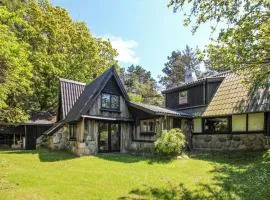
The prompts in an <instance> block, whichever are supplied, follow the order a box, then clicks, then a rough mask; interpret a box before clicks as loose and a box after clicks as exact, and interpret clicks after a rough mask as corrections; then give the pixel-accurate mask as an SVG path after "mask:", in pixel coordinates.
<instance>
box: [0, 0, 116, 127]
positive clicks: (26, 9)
mask: <svg viewBox="0 0 270 200" xmlns="http://www.w3.org/2000/svg"><path fill="white" fill-rule="evenodd" d="M0 25H1V26H3V27H5V29H3V30H5V32H3V31H2V32H1V34H2V35H1V37H2V38H1V39H2V40H3V43H1V48H3V49H4V48H5V49H4V50H5V51H3V52H0V54H1V53H2V54H3V55H4V56H6V58H4V59H6V60H10V61H9V62H6V66H7V67H6V69H10V70H14V71H18V73H19V75H17V74H16V73H15V74H14V77H15V76H17V78H19V80H21V83H20V81H18V80H16V81H17V84H22V85H24V86H30V87H31V88H32V93H31V95H30V93H27V92H26V91H25V90H23V88H22V89H21V87H20V86H18V91H21V92H20V93H17V94H16V99H14V97H12V98H11V96H12V95H10V93H8V92H6V93H5V92H2V94H0V95H1V100H0V101H1V102H0V104H1V105H2V106H1V107H0V109H2V110H1V113H0V114H1V119H0V120H4V121H7V122H10V121H11V120H10V119H14V120H13V122H15V121H21V120H22V119H24V120H25V119H26V118H27V116H28V115H30V114H31V113H32V112H36V111H41V110H45V111H50V112H53V113H54V112H55V111H56V105H57V97H58V93H57V92H58V81H59V78H60V77H64V78H68V79H74V80H79V81H83V82H90V81H91V80H92V79H93V78H95V77H96V76H98V75H99V74H101V73H102V72H104V71H105V70H106V69H108V68H109V67H110V66H112V65H115V66H117V67H118V65H117V61H116V60H115V57H116V56H117V52H116V50H115V49H113V48H112V46H111V43H110V42H109V41H104V40H102V39H100V38H95V37H93V36H92V35H91V33H90V31H89V29H88V28H87V26H86V25H85V24H84V23H82V22H76V21H73V20H72V19H71V18H70V16H69V14H68V13H67V11H66V10H65V9H62V8H59V7H54V6H52V5H51V4H50V2H49V1H48V0H39V1H36V0H11V1H10V0H8V1H7V0H0ZM11 37H12V38H11ZM6 38H7V39H6ZM4 42H6V44H5V43H4ZM8 42H9V43H8ZM8 44H9V45H10V46H8ZM7 47H8V48H7ZM15 48H16V49H15ZM18 49H20V52H21V53H20V54H18V55H17V57H16V55H15V54H14V52H16V51H18ZM9 50H10V51H11V53H9V54H8V53H6V52H8V51H9ZM12 56H13V57H12ZM20 56H21V57H20ZM20 59H21V60H20ZM13 62H14V63H13ZM26 66H27V67H26ZM25 68H27V69H28V71H27V73H26V72H25V73H22V72H20V70H24V69H25ZM2 69H3V68H2V66H1V70H2ZM29 73H30V74H29ZM1 75H2V74H1ZM3 76H4V77H5V78H7V77H8V79H12V76H11V73H9V72H8V70H6V72H5V73H4V75H2V76H1V78H2V77H3ZM26 83H27V84H26ZM0 84H1V89H2V90H4V91H10V87H11V86H8V84H4V82H1V83H0ZM1 89H0V90H1ZM20 89H21V90H20ZM11 91H12V90H11ZM11 99H13V101H11ZM19 99H20V102H19V101H17V100H19ZM7 100H8V102H9V103H7ZM14 102H16V104H14ZM21 104H22V105H24V106H22V105H21ZM11 111H12V112H11ZM17 111H18V112H17ZM12 113H13V114H12ZM11 114H12V115H13V117H10V116H11Z"/></svg>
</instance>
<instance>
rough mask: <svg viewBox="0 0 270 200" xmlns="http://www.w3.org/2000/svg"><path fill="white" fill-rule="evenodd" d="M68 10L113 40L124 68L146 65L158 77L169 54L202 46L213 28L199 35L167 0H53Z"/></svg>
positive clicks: (95, 33)
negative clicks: (194, 32) (184, 24)
mask: <svg viewBox="0 0 270 200" xmlns="http://www.w3.org/2000/svg"><path fill="white" fill-rule="evenodd" d="M51 2H52V3H53V4H54V5H57V6H60V7H63V8H65V9H67V10H68V11H69V13H70V15H71V17H72V18H73V19H74V20H77V21H83V22H85V23H86V24H87V25H88V27H89V29H90V31H91V33H92V34H94V35H95V36H98V37H103V38H106V39H108V38H109V39H110V40H111V42H112V45H113V47H114V48H116V49H117V50H118V52H119V57H118V60H119V64H120V65H121V66H122V67H127V66H130V65H131V64H139V65H142V66H143V67H144V68H146V69H147V70H150V71H151V73H152V75H153V76H154V77H155V78H157V77H158V75H162V68H163V67H164V63H165V62H166V61H167V56H168V55H170V53H171V52H172V51H173V50H177V49H179V50H183V49H184V48H185V46H186V45H189V46H191V47H193V48H195V47H196V46H198V47H200V48H202V47H204V45H206V44H207V43H208V42H209V39H208V38H209V35H210V28H209V26H207V25H205V26H203V27H200V29H199V30H198V32H197V33H196V34H195V35H192V33H191V31H190V28H188V27H184V26H183V24H182V22H183V17H182V14H180V13H173V11H172V9H171V8H170V9H169V8H167V0H76V1H72V0H52V1H51Z"/></svg>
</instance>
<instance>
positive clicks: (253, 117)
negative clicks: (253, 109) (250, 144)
mask: <svg viewBox="0 0 270 200" xmlns="http://www.w3.org/2000/svg"><path fill="white" fill-rule="evenodd" d="M262 130H264V114H263V113H253V114H248V131H262Z"/></svg>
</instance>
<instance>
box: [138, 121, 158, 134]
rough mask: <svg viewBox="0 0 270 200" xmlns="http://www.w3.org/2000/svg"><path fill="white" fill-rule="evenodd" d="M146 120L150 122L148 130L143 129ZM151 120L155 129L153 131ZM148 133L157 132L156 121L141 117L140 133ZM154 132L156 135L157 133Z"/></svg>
mask: <svg viewBox="0 0 270 200" xmlns="http://www.w3.org/2000/svg"><path fill="white" fill-rule="evenodd" d="M144 122H147V123H148V124H147V128H146V131H143V130H142V123H144ZM150 122H151V123H153V128H152V129H153V131H151V130H150ZM147 133H150V134H151V133H152V134H153V133H155V134H156V123H155V119H141V120H140V134H142V135H146V134H147ZM155 134H154V135H155Z"/></svg>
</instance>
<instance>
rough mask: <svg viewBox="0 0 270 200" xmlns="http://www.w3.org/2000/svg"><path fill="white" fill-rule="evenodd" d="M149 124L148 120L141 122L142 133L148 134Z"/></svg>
mask: <svg viewBox="0 0 270 200" xmlns="http://www.w3.org/2000/svg"><path fill="white" fill-rule="evenodd" d="M147 126H148V123H147V121H146V120H141V132H147Z"/></svg>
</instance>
